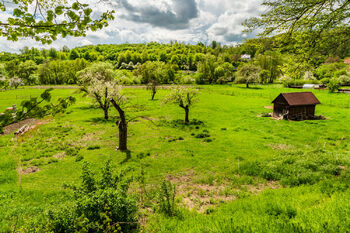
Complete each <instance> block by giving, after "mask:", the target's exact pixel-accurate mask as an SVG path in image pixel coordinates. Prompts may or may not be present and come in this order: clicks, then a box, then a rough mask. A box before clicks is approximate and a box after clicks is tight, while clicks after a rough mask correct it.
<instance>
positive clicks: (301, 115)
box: [272, 92, 321, 120]
mask: <svg viewBox="0 0 350 233" xmlns="http://www.w3.org/2000/svg"><path fill="white" fill-rule="evenodd" d="M272 103H273V104H274V106H273V116H274V117H277V118H282V117H283V118H284V119H288V120H312V119H315V108H316V105H317V104H321V103H320V101H319V100H318V99H317V98H316V96H315V95H314V94H313V93H312V92H293V93H281V94H280V95H279V96H278V97H277V98H276V99H275V100H274V101H272Z"/></svg>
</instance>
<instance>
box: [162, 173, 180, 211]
mask: <svg viewBox="0 0 350 233" xmlns="http://www.w3.org/2000/svg"><path fill="white" fill-rule="evenodd" d="M175 196H176V189H175V185H173V184H172V183H171V182H170V181H167V180H163V182H162V184H161V187H160V190H159V193H158V211H159V212H161V213H163V214H165V215H167V216H169V217H172V216H176V214H177V207H176V203H175Z"/></svg>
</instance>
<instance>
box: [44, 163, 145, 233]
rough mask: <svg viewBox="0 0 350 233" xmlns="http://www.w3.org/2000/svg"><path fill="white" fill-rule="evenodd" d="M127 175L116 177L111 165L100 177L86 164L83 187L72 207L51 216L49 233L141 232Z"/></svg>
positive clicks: (75, 194) (75, 189)
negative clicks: (129, 191) (138, 230)
mask: <svg viewBox="0 0 350 233" xmlns="http://www.w3.org/2000/svg"><path fill="white" fill-rule="evenodd" d="M125 175H126V173H125V172H122V173H121V174H120V175H115V172H114V171H113V169H112V167H111V162H110V161H108V162H107V163H106V165H105V167H104V168H103V170H102V174H101V176H100V177H98V178H97V177H96V174H94V173H93V172H92V171H91V169H90V166H89V164H88V163H84V166H83V172H82V176H81V178H82V182H81V185H79V186H66V188H69V189H71V190H73V196H72V200H73V201H72V203H71V204H69V205H66V206H64V207H61V208H58V209H57V210H56V209H54V210H50V211H49V212H48V214H47V218H48V224H47V225H46V226H45V227H44V229H45V231H50V232H120V231H122V232H134V231H136V230H137V229H138V222H137V217H136V212H137V202H136V200H135V199H134V198H133V197H131V196H130V195H129V194H128V189H129V184H130V182H131V179H127V178H126V176H125Z"/></svg>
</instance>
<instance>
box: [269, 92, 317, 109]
mask: <svg viewBox="0 0 350 233" xmlns="http://www.w3.org/2000/svg"><path fill="white" fill-rule="evenodd" d="M280 97H282V98H284V99H285V100H286V101H287V103H288V105H289V106H302V105H316V104H321V102H320V101H319V100H318V99H317V98H316V96H315V95H314V94H313V93H312V92H292V93H281V94H280V95H279V96H278V97H277V98H276V99H275V100H274V101H273V102H272V103H275V101H276V100H277V99H278V98H280Z"/></svg>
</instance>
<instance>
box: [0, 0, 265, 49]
mask: <svg viewBox="0 0 350 233" xmlns="http://www.w3.org/2000/svg"><path fill="white" fill-rule="evenodd" d="M84 1H85V2H86V3H89V4H90V6H91V7H92V8H93V10H94V14H95V15H96V16H97V15H99V14H100V13H101V12H103V11H105V10H107V9H112V8H113V9H114V10H115V11H116V18H115V20H114V21H110V25H109V26H108V27H107V28H104V29H103V30H100V31H97V32H88V33H87V36H86V37H81V38H74V37H67V38H64V39H63V38H59V39H58V40H57V41H55V42H53V43H52V44H51V45H49V46H43V45H41V44H39V43H37V42H35V41H33V40H32V39H21V40H19V41H17V42H10V41H7V40H6V39H5V38H0V51H12V52H15V51H19V49H21V48H23V47H24V46H28V47H38V48H48V47H54V48H57V49H60V48H62V47H63V46H64V45H67V46H68V47H70V48H74V47H77V46H84V45H96V44H121V43H147V42H152V41H156V42H160V43H168V42H169V41H171V40H173V41H174V40H176V41H178V42H185V43H191V44H196V43H198V42H203V43H206V44H209V43H210V42H211V41H213V40H215V41H217V42H220V43H222V44H227V45H233V44H237V43H240V42H242V41H243V40H244V39H245V38H248V37H253V36H254V35H253V34H251V35H247V34H245V33H243V27H242V22H243V21H244V20H245V19H248V18H250V17H254V16H258V15H259V14H261V13H262V12H263V8H262V7H261V3H262V0H99V1H96V0H84ZM101 1H110V2H109V3H102V2H101ZM81 2H82V1H81ZM1 14H3V15H1ZM3 18H6V15H5V13H2V12H1V13H0V19H3Z"/></svg>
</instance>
